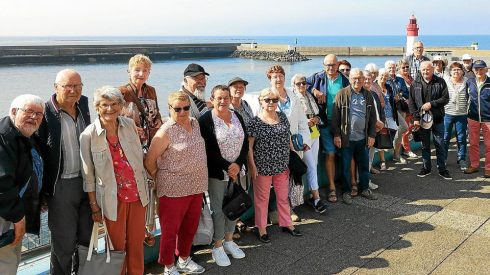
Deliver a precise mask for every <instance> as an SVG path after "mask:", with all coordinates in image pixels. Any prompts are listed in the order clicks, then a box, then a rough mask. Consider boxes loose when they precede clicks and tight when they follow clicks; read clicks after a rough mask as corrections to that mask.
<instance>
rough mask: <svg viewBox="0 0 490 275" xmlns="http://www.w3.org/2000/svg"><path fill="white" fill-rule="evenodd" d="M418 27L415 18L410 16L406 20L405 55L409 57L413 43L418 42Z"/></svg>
mask: <svg viewBox="0 0 490 275" xmlns="http://www.w3.org/2000/svg"><path fill="white" fill-rule="evenodd" d="M418 37H419V26H418V25H417V18H415V16H414V15H413V14H412V15H411V16H410V18H408V25H407V47H406V48H405V49H406V51H405V55H406V56H409V55H411V54H412V53H413V43H414V42H415V41H417V40H418Z"/></svg>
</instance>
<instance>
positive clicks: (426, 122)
mask: <svg viewBox="0 0 490 275" xmlns="http://www.w3.org/2000/svg"><path fill="white" fill-rule="evenodd" d="M433 123H434V121H433V118H432V112H431V111H424V110H422V116H421V117H420V127H422V128H423V129H426V130H427V129H430V127H432V124H433Z"/></svg>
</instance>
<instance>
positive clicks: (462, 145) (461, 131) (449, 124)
mask: <svg viewBox="0 0 490 275" xmlns="http://www.w3.org/2000/svg"><path fill="white" fill-rule="evenodd" d="M453 126H454V127H456V144H457V145H458V161H460V160H466V133H467V132H466V130H467V129H468V119H467V117H466V115H461V116H453V115H448V114H446V115H445V116H444V145H445V148H446V155H447V152H448V150H449V140H450V139H451V136H452V134H453Z"/></svg>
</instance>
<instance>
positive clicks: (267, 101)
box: [264, 98, 279, 104]
mask: <svg viewBox="0 0 490 275" xmlns="http://www.w3.org/2000/svg"><path fill="white" fill-rule="evenodd" d="M264 102H265V103H267V104H269V103H277V102H279V98H264Z"/></svg>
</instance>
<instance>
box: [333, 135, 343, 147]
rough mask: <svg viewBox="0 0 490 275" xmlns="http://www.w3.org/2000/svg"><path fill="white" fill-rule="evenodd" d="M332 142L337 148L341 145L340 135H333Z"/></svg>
mask: <svg viewBox="0 0 490 275" xmlns="http://www.w3.org/2000/svg"><path fill="white" fill-rule="evenodd" d="M333 144H335V146H336V147H337V148H340V147H341V146H342V140H341V139H340V137H334V138H333Z"/></svg>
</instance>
